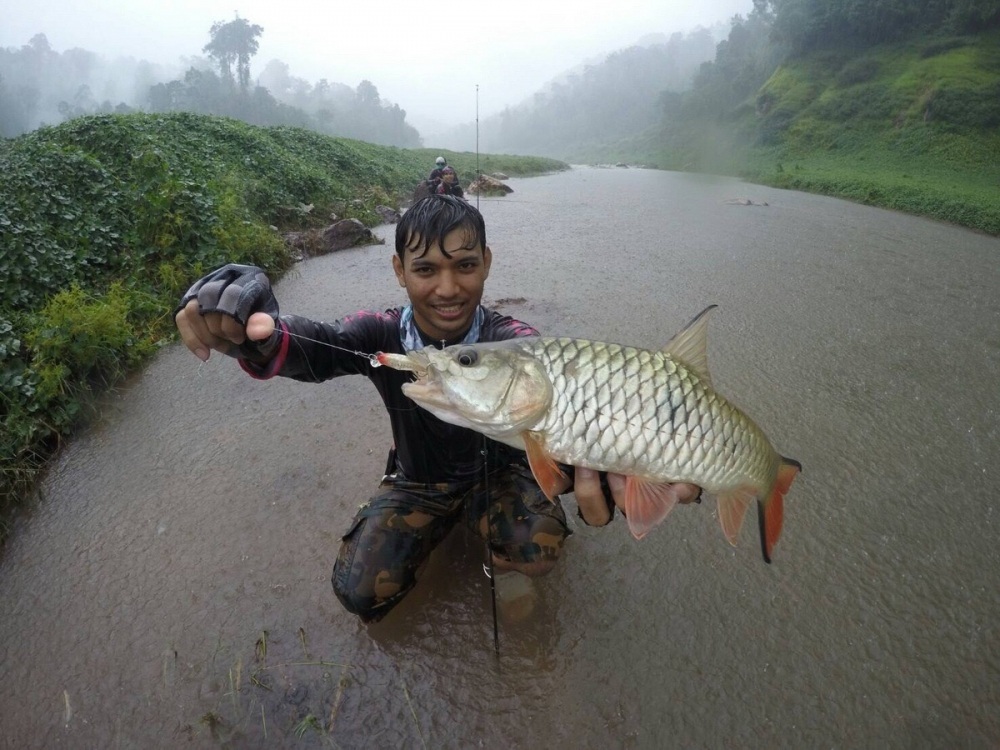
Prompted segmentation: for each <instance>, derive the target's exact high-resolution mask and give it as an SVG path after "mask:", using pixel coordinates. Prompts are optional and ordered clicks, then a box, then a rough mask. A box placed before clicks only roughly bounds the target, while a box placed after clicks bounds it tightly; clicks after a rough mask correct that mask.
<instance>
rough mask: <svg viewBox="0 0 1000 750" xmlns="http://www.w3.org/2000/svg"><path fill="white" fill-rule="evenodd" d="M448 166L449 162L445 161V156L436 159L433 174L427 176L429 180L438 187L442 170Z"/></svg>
mask: <svg viewBox="0 0 1000 750" xmlns="http://www.w3.org/2000/svg"><path fill="white" fill-rule="evenodd" d="M447 166H448V162H447V161H445V158H444V157H443V156H439V157H438V158H437V159H435V160H434V169H433V171H432V172H431V176H430V177H428V178H427V181H428V182H429V183H431V184H432V185H434V187H437V185H438V183H439V182H441V170H442V169H444V168H445V167H447Z"/></svg>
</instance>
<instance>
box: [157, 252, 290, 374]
mask: <svg viewBox="0 0 1000 750" xmlns="http://www.w3.org/2000/svg"><path fill="white" fill-rule="evenodd" d="M193 299H196V300H198V312H199V313H201V314H202V315H205V314H207V313H222V314H223V315H228V316H229V317H231V318H233V319H234V320H235V321H236V322H237V323H239V324H240V325H241V326H246V324H247V320H248V319H249V318H250V316H251V315H253V314H254V313H258V312H263V313H267V314H268V315H270V316H271V317H272V318H274V319H275V320H277V319H278V300H277V299H275V297H274V294H273V293H272V292H271V281H270V279H268V278H267V274H265V273H264V269H262V268H258V267H257V266H244V265H240V264H238V263H230V264H228V265H225V266H223V267H222V268H219V269H216V270H215V271H212V273H210V274H208V275H207V276H205V277H203V278H201V279H199V280H198V281H196V282H195V283H194V284H192V285H191V288H190V289H188V290H187V293H186V294H185V295H184V296H183V297H181V303H180V305H178V307H177V309H176V310H175V311H174V315H177V313H178V312H180V311H181V310H182V309H183V308H184V307H185V306H187V304H188V303H189V302H190V301H191V300H193ZM280 337H281V336H280V332H279V329H278V328H275V331H274V333H272V334H271V337H270V338H268V339H266V340H265V341H250V340H249V339H247V340H246V341H244V342H243V343H242V344H240V345H239V346H238V347H234V348H232V349H231V350H230V351H229V352H227V353H228V354H229V355H230V356H233V357H240V358H243V359H249V360H252V361H256V362H264V361H266V360H268V359H270V357H271V356H272V355H273V354H274V352H275V351H276V350H277V346H278V341H279V340H280Z"/></svg>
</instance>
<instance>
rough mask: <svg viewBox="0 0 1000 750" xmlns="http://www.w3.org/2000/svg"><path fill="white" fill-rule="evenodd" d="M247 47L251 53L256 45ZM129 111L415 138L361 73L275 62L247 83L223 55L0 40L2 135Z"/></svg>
mask: <svg viewBox="0 0 1000 750" xmlns="http://www.w3.org/2000/svg"><path fill="white" fill-rule="evenodd" d="M233 23H241V24H242V25H244V26H245V25H246V23H245V22H242V19H238V21H237V22H230V24H224V25H223V26H230V25H232V24H233ZM250 28H251V30H252V29H254V28H259V27H252V26H251V27H250ZM251 41H253V40H252V39H251ZM252 49H253V50H255V49H256V47H252ZM246 54H247V55H248V56H247V60H249V56H252V54H253V53H252V51H251V52H247V53H246ZM136 111H144V112H196V113H199V114H208V115H221V116H227V117H235V118H237V119H240V120H243V121H244V122H248V123H250V124H253V125H290V126H295V127H304V128H310V129H312V130H315V131H317V132H319V133H324V134H327V135H334V136H342V137H347V138H359V139H364V140H367V141H369V142H371V143H378V144H383V145H390V146H399V147H404V148H415V147H419V146H420V134H419V133H418V132H417V130H416V129H415V128H413V127H412V126H411V125H409V124H408V123H407V122H406V112H405V111H404V110H402V109H401V108H400V107H399V106H398V105H396V104H393V103H392V102H389V101H386V100H383V99H382V98H381V97H380V95H379V92H378V89H377V88H376V86H375V85H374V84H373V83H372V82H371V81H367V80H365V81H362V82H361V83H360V84H358V86H357V87H355V88H352V87H349V86H347V85H345V84H341V83H332V82H329V81H327V80H325V79H324V80H321V81H319V82H318V83H316V84H311V83H309V82H307V81H304V80H302V79H299V78H295V77H294V76H292V75H291V74H290V72H289V70H288V66H287V65H286V64H285V63H283V62H281V61H280V60H272V61H271V62H269V63H268V65H267V66H266V67H265V68H264V72H263V73H262V75H261V76H260V79H259V80H258V82H257V83H255V84H251V82H250V81H249V80H240V78H239V76H238V75H235V74H234V72H233V71H232V70H231V62H229V61H228V58H227V57H226V55H224V54H220V56H219V59H213V58H211V57H202V56H197V55H195V56H192V57H186V58H181V59H180V60H179V62H178V64H177V65H176V66H160V65H154V64H152V63H150V62H147V61H145V60H135V59H132V58H121V59H118V60H115V61H113V62H109V61H108V60H106V59H104V58H103V57H101V56H100V55H98V54H96V53H94V52H91V51H88V50H83V49H78V48H74V49H70V50H67V51H65V52H62V53H60V52H57V51H55V50H53V49H52V48H51V46H50V45H49V42H48V39H47V38H46V37H45V35H44V34H36V35H35V36H34V37H32V38H31V40H30V41H29V42H28V44H26V45H24V46H22V47H21V48H19V49H14V48H6V49H3V48H0V136H4V137H8V138H9V137H13V136H16V135H19V134H21V133H26V132H29V131H31V130H34V129H35V128H37V127H40V126H43V125H55V124H58V123H61V122H66V121H68V120H71V119H73V118H75V117H82V116H86V115H93V114H110V113H117V114H124V113H128V112H136Z"/></svg>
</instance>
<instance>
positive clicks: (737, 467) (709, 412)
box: [517, 338, 779, 491]
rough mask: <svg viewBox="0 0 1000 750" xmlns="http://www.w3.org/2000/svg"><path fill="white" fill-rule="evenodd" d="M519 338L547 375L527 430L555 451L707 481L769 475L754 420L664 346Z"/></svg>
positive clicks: (768, 454)
mask: <svg viewBox="0 0 1000 750" xmlns="http://www.w3.org/2000/svg"><path fill="white" fill-rule="evenodd" d="M517 345H518V348H520V349H522V350H523V351H524V352H525V353H526V354H529V355H530V356H532V357H535V358H536V359H537V360H538V362H539V363H541V364H542V366H543V368H544V370H545V372H546V374H547V375H548V376H549V378H550V379H551V381H552V383H553V402H552V405H551V408H550V409H549V411H548V415H547V417H546V418H545V419H544V421H543V422H542V423H541V424H539V425H538V426H537V427H535V428H534V431H536V432H539V433H541V434H543V435H544V436H545V445H546V448H547V449H548V450H549V451H550V453H551V454H552V455H553V456H554V457H555V458H557V459H558V460H560V461H562V462H564V463H568V464H571V465H574V466H590V467H592V468H596V469H599V470H603V471H619V472H622V473H633V474H636V473H637V474H641V475H642V476H644V477H647V478H650V479H659V480H670V481H683V482H691V483H694V484H699V485H701V486H702V487H704V488H705V489H706V490H709V491H714V490H715V489H717V488H718V487H720V486H725V485H727V484H728V483H731V482H732V481H733V479H734V478H736V477H740V478H744V479H747V480H749V481H750V482H752V483H754V484H757V483H766V482H769V481H771V480H772V479H773V473H774V471H775V470H776V468H777V465H778V458H779V457H778V456H777V454H776V453H775V452H774V451H773V450H765V449H763V448H764V447H766V446H767V441H766V438H764V436H763V434H762V433H761V432H760V430H759V429H758V428H757V427H756V425H755V424H753V422H751V421H750V420H749V419H748V418H746V417H745V415H743V413H742V412H740V411H739V410H738V409H736V407H734V406H732V405H731V404H729V403H728V402H725V401H724V400H723V399H721V398H720V397H718V395H717V394H714V393H713V394H709V393H708V392H707V391H706V390H705V389H704V388H703V387H701V386H700V383H698V382H696V381H695V380H694V377H693V376H692V375H691V374H690V373H689V372H688V371H687V370H686V369H685V368H684V367H683V366H680V365H678V364H677V363H676V362H673V361H672V360H671V359H670V358H669V357H667V356H666V355H664V354H661V353H657V352H652V353H651V352H649V351H647V350H643V349H635V348H632V347H625V346H617V345H605V344H600V343H592V342H589V341H585V340H580V339H564V338H536V339H524V340H518V341H517ZM633 373H634V374H633ZM615 386H617V387H615ZM726 407H728V408H726ZM755 438H756V439H755ZM754 446H756V447H757V450H753V447H754ZM748 447H749V448H750V450H747V448H748ZM709 466H710V467H711V471H706V468H707V467H709Z"/></svg>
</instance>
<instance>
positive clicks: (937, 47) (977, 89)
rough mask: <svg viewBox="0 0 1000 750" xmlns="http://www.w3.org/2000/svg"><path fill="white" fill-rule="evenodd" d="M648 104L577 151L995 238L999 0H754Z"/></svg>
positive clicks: (999, 179)
mask: <svg viewBox="0 0 1000 750" xmlns="http://www.w3.org/2000/svg"><path fill="white" fill-rule="evenodd" d="M658 104H659V107H660V114H659V120H658V122H657V123H656V124H655V125H653V126H651V127H649V128H648V129H646V130H645V131H644V132H643V133H641V134H638V135H635V136H631V137H626V138H623V139H617V140H616V139H614V138H611V137H609V138H608V139H606V140H605V141H604V142H603V143H591V144H590V145H589V146H586V147H585V148H584V152H583V154H582V155H583V156H585V157H586V159H587V160H588V161H595V162H608V161H616V162H617V161H627V162H631V163H641V164H647V165H650V166H656V167H660V168H664V169H679V170H685V171H698V172H712V173H720V174H730V175H738V176H744V177H746V178H748V179H750V180H751V181H755V182H761V183H766V184H773V185H777V186H780V187H789V188H795V189H800V190H810V191H815V192H821V193H825V194H830V195H837V196H842V197H845V198H850V199H852V200H857V201H862V202H866V203H871V204H874V205H880V206H885V207H890V208H896V209H899V210H904V211H908V212H911V213H917V214H922V215H927V216H933V217H935V218H939V219H944V220H947V221H951V222H954V223H958V224H962V225H965V226H970V227H975V228H978V229H982V230H984V231H988V232H992V233H995V234H1000V158H998V154H1000V3H997V2H996V0H910V1H909V2H907V3H898V2H893V0H877V1H875V2H871V3H865V4H859V3H856V2H852V0H768V1H764V0H761V1H760V2H758V3H756V4H755V9H754V11H753V12H752V13H750V14H749V16H748V17H747V18H737V19H736V23H735V24H734V25H733V27H732V29H731V31H730V33H729V36H728V37H727V38H726V39H725V40H723V41H722V42H720V43H719V44H718V46H717V48H716V54H715V59H714V60H712V61H711V62H710V63H707V64H705V65H703V66H702V67H701V68H700V69H699V71H698V73H697V75H696V76H695V79H694V82H693V84H692V86H691V87H690V88H689V89H688V90H686V91H683V92H666V93H664V94H663V95H661V97H660V99H659V102H658ZM566 148H568V147H563V151H562V152H565V149H566ZM553 153H555V152H553Z"/></svg>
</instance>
